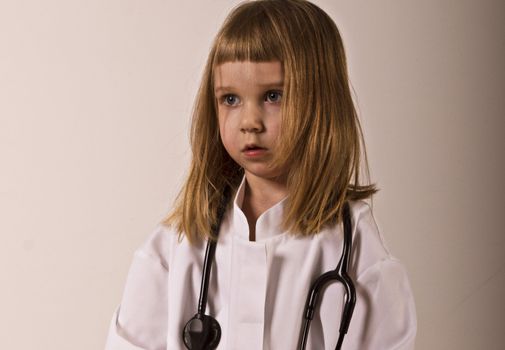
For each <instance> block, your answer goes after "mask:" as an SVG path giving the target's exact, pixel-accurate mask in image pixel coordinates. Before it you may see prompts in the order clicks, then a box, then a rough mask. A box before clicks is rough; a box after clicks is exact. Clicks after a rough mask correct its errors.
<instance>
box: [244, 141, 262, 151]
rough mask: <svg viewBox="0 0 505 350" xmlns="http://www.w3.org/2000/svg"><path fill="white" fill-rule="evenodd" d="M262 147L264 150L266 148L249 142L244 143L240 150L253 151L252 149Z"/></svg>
mask: <svg viewBox="0 0 505 350" xmlns="http://www.w3.org/2000/svg"><path fill="white" fill-rule="evenodd" d="M262 149H263V150H264V149H266V148H265V147H261V146H258V145H256V144H254V143H250V144H247V145H245V147H244V148H242V152H246V151H254V150H262Z"/></svg>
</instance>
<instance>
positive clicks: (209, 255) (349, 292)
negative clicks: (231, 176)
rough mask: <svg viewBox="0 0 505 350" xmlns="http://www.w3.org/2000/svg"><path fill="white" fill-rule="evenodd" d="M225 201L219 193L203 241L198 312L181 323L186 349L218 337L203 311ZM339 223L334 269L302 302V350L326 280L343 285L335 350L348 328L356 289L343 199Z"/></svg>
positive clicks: (199, 348) (197, 349)
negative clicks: (210, 236) (341, 230)
mask: <svg viewBox="0 0 505 350" xmlns="http://www.w3.org/2000/svg"><path fill="white" fill-rule="evenodd" d="M227 202H228V195H227V194H225V195H224V196H223V201H222V202H221V205H220V207H219V209H218V215H217V216H218V220H217V222H218V224H217V225H213V226H212V232H213V234H214V237H216V240H210V239H209V240H207V248H206V250H205V260H204V262H203V273H202V282H201V286H200V298H199V300H198V311H197V313H196V315H195V316H193V318H192V319H190V320H189V321H188V322H187V323H186V325H185V326H184V330H183V334H182V339H183V341H184V345H186V348H187V349H191V350H212V349H215V348H216V347H217V345H218V344H219V340H220V339H221V326H220V325H219V323H218V322H217V320H216V319H215V318H214V317H212V316H210V315H206V314H205V309H206V308H207V293H208V289H209V278H210V270H211V267H212V260H213V259H214V254H215V252H216V241H217V236H218V233H219V227H220V226H221V221H222V219H223V215H224V212H225V208H226V204H227ZM343 222H344V245H343V248H342V255H341V257H340V261H339V262H338V265H337V267H336V268H335V270H331V271H328V272H326V273H324V274H322V275H321V276H319V277H318V278H317V279H316V280H315V281H314V282H313V283H312V286H311V287H310V290H309V293H308V295H307V300H306V302H305V310H304V312H303V319H304V322H303V325H302V329H301V334H300V340H299V344H298V349H299V350H305V346H306V344H307V337H308V335H309V328H310V321H312V318H313V317H314V313H315V311H316V306H317V303H318V301H319V293H320V292H321V290H322V289H323V288H324V287H325V286H326V285H327V284H328V283H330V282H333V281H337V282H340V283H342V285H343V286H344V308H343V311H342V315H341V320H340V329H339V337H338V341H337V345H336V347H335V350H339V349H341V347H342V343H343V341H344V336H345V334H346V333H347V330H348V329H349V324H350V323H351V317H352V313H353V311H354V305H355V304H356V290H355V288H354V284H353V282H352V280H351V278H350V277H349V275H348V273H347V270H348V267H349V260H350V256H351V248H352V232H351V230H352V226H351V225H352V222H351V214H350V209H349V203H348V202H347V201H346V202H344V206H343Z"/></svg>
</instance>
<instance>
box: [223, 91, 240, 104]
mask: <svg viewBox="0 0 505 350" xmlns="http://www.w3.org/2000/svg"><path fill="white" fill-rule="evenodd" d="M222 99H223V103H224V104H225V105H228V106H234V105H236V104H237V103H238V98H237V96H235V95H232V94H228V95H224V96H223V97H222Z"/></svg>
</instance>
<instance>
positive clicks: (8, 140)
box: [0, 0, 505, 350]
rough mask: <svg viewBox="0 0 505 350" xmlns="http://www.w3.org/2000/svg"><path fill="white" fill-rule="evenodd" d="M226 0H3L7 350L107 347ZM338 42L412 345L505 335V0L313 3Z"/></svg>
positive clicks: (162, 198) (0, 75) (182, 146)
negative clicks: (409, 306) (414, 333)
mask: <svg viewBox="0 0 505 350" xmlns="http://www.w3.org/2000/svg"><path fill="white" fill-rule="evenodd" d="M237 3H238V2H237V1H225V0H215V1H209V0H207V1H192V2H180V1H177V2H175V1H174V2H172V1H161V0H153V1H140V0H137V1H133V0H122V1H118V0H111V1H97V0H91V1H90V0H88V1H84V0H80V1H67V0H46V1H34V0H11V1H8V0H0V237H1V242H0V278H1V286H2V288H1V291H0V310H1V313H0V348H2V349H23V350H24V349H52V350H55V349H62V350H63V349H69V348H71V349H74V350H81V349H82V350H85V349H86V350H89V349H102V348H103V347H104V344H105V337H106V332H107V329H108V326H109V322H110V319H111V316H112V312H113V311H114V308H115V307H116V306H117V305H118V303H119V302H120V299H121V295H122V291H123V287H124V283H125V280H126V274H127V272H128V268H129V265H130V263H131V259H132V254H133V251H134V249H135V248H136V247H138V246H139V244H140V243H141V242H142V241H143V240H144V239H145V238H146V237H147V235H148V234H149V233H150V232H151V231H152V230H153V228H154V227H155V225H156V224H157V223H158V222H159V221H160V220H161V219H162V218H163V216H164V215H165V214H166V213H167V212H168V210H169V208H170V206H171V204H172V200H173V199H174V198H175V195H176V194H177V192H178V189H179V186H180V184H181V183H182V179H183V178H184V176H185V171H186V168H187V165H188V162H189V157H190V150H189V145H188V137H187V135H188V125H189V116H190V112H191V108H192V102H193V97H194V95H195V93H196V89H197V86H198V82H199V79H200V74H201V71H202V68H203V65H204V62H205V59H206V56H207V53H208V49H209V46H210V42H211V40H212V38H213V36H214V35H215V33H216V32H217V30H218V28H219V26H220V24H221V23H222V20H223V19H224V17H225V15H226V14H227V13H228V11H229V10H230V9H231V8H232V7H233V6H234V5H236V4H237ZM315 3H316V4H318V5H320V6H321V7H322V8H323V9H324V10H326V11H327V12H328V13H329V14H330V15H331V16H332V18H333V19H334V20H335V21H336V23H337V25H338V27H339V28H340V30H341V34H342V36H343V39H344V43H345V46H346V49H347V55H348V60H349V69H350V75H351V81H352V85H353V87H354V89H355V92H356V96H357V105H358V108H359V111H360V116H361V119H362V123H363V126H364V129H365V140H366V144H367V149H368V156H369V162H370V168H371V175H372V180H373V181H374V182H377V183H378V185H379V187H380V188H381V191H380V192H379V194H378V195H377V196H376V197H375V198H374V211H375V217H376V219H377V221H378V224H379V227H380V228H381V230H382V232H383V234H384V236H385V238H386V240H387V242H388V245H389V247H390V249H391V251H392V253H393V254H394V255H395V256H397V257H398V258H399V259H401V260H402V261H403V263H404V264H405V266H406V267H407V269H408V271H409V276H410V280H411V283H412V287H413V290H414V293H415V298H416V303H417V312H418V322H419V328H418V338H417V348H418V349H503V348H504V346H505V333H504V332H503V327H504V324H505V316H504V315H505V303H504V301H503V296H504V295H505V249H504V248H505V237H504V231H505V230H504V217H505V210H504V209H505V206H504V204H503V198H504V194H505V188H504V187H505V186H504V182H503V180H504V179H505V171H504V168H505V167H504V164H503V163H504V162H503V160H504V150H505V142H504V136H503V135H504V132H505V125H504V124H505V122H504V117H505V101H504V100H505V66H504V62H505V4H504V3H503V2H502V1H492V0H485V1H483V0H480V1H478V0H473V1H469V0H460V1H455V0H453V1H450V0H427V1H402V0H384V1H366V2H365V1H330V0H326V1H323V0H320V1H315Z"/></svg>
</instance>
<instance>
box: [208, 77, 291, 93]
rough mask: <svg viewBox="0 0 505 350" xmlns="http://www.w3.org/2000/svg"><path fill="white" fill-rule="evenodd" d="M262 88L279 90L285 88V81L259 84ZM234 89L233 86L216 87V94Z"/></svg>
mask: <svg viewBox="0 0 505 350" xmlns="http://www.w3.org/2000/svg"><path fill="white" fill-rule="evenodd" d="M258 85H259V86H261V87H262V88H264V89H265V88H279V87H283V86H284V81H283V80H281V81H278V82H271V83H264V84H258ZM233 89H234V88H233V87H232V86H216V87H215V88H214V92H218V91H230V90H233Z"/></svg>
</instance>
